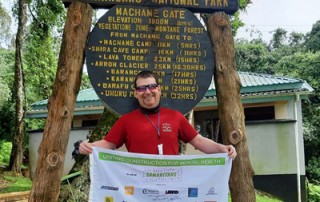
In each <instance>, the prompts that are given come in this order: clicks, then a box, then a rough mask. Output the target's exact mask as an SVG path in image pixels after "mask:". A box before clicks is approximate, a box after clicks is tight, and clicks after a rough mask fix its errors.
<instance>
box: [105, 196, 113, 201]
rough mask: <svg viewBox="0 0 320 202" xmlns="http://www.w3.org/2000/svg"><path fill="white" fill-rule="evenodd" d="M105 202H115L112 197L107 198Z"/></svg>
mask: <svg viewBox="0 0 320 202" xmlns="http://www.w3.org/2000/svg"><path fill="white" fill-rule="evenodd" d="M104 202H114V201H113V197H112V196H106V197H104Z"/></svg>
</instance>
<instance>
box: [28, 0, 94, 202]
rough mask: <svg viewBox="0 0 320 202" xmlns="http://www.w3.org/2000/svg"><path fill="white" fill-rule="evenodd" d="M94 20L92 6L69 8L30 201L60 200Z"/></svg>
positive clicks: (76, 5) (74, 4) (73, 5)
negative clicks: (87, 41) (65, 160)
mask: <svg viewBox="0 0 320 202" xmlns="http://www.w3.org/2000/svg"><path fill="white" fill-rule="evenodd" d="M91 18H92V8H91V6H90V5H89V4H84V3H80V2H77V1H75V2H72V3H71V5H70V6H69V8H68V14H67V20H66V23H65V26H64V33H63V38H62V44H61V50H60V55H59V62H58V69H57V73H56V79H55V82H54V87H53V92H52V96H51V97H50V98H49V105H48V117H47V122H46V126H45V129H44V134H43V139H42V141H41V144H40V147H39V156H38V161H37V168H36V171H35V178H34V180H33V183H32V190H31V193H30V196H29V201H57V200H58V197H59V192H60V179H61V177H62V171H63V163H64V159H65V154H66V150H67V144H68V138H69V133H70V130H71V122H72V118H73V113H74V108H75V102H76V97H77V94H78V91H79V88H80V83H81V79H80V78H81V74H82V66H83V62H84V54H83V53H84V49H85V43H86V39H87V37H88V34H89V31H90V26H91ZM66 92H68V93H66Z"/></svg>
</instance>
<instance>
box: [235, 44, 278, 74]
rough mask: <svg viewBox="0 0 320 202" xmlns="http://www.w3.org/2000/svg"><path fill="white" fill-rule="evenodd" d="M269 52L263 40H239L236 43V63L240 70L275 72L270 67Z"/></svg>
mask: <svg viewBox="0 0 320 202" xmlns="http://www.w3.org/2000/svg"><path fill="white" fill-rule="evenodd" d="M268 61H269V53H268V49H267V46H266V44H264V43H263V42H261V41H253V42H250V43H249V42H248V41H244V40H242V41H238V42H237V44H236V64H237V69H238V70H239V71H246V72H259V73H269V74H271V73H273V72H272V69H270V67H269V65H268V64H269V63H268Z"/></svg>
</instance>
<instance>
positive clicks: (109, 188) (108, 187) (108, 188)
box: [100, 185, 119, 191]
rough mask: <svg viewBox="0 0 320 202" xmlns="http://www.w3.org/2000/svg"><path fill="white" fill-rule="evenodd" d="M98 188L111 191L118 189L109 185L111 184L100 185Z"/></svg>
mask: <svg viewBox="0 0 320 202" xmlns="http://www.w3.org/2000/svg"><path fill="white" fill-rule="evenodd" d="M100 189H106V190H112V191H118V190H119V188H118V187H111V186H103V185H102V186H101V187H100Z"/></svg>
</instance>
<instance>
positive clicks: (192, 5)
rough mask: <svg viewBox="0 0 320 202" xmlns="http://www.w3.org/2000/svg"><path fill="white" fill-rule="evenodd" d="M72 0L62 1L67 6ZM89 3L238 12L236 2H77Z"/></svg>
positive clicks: (216, 0)
mask: <svg viewBox="0 0 320 202" xmlns="http://www.w3.org/2000/svg"><path fill="white" fill-rule="evenodd" d="M72 1H74V0H63V3H64V4H65V6H68V5H69V4H70V3H71V2H72ZM78 1H80V2H84V3H89V4H90V5H91V6H92V7H94V8H111V7H112V6H115V5H133V6H148V7H167V6H169V7H175V8H186V9H189V10H190V11H192V12H200V13H212V12H218V11H224V12H225V13H228V14H234V13H235V12H236V11H237V10H238V0H130V1H128V0H78Z"/></svg>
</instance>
